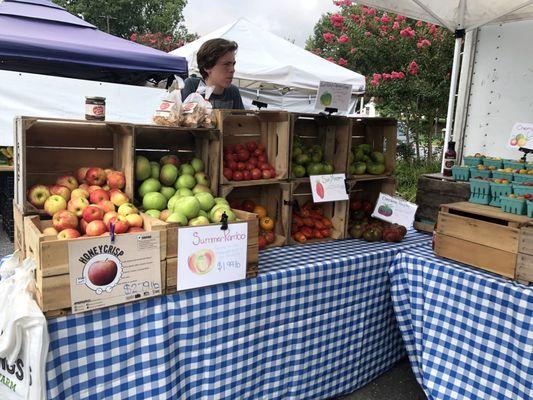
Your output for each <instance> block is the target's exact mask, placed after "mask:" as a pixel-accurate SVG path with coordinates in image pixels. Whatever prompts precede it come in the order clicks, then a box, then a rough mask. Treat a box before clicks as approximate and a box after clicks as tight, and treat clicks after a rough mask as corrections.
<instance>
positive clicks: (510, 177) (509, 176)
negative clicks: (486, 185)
mask: <svg viewBox="0 0 533 400" xmlns="http://www.w3.org/2000/svg"><path fill="white" fill-rule="evenodd" d="M492 177H493V178H495V179H507V180H509V181H512V180H513V173H512V172H503V171H492Z"/></svg>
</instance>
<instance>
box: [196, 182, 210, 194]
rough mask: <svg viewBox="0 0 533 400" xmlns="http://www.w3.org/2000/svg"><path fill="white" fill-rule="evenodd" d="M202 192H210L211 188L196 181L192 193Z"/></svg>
mask: <svg viewBox="0 0 533 400" xmlns="http://www.w3.org/2000/svg"><path fill="white" fill-rule="evenodd" d="M202 192H205V193H211V189H209V188H208V187H207V186H205V185H202V184H200V183H198V184H197V185H196V186H195V187H193V188H192V193H193V194H197V193H202Z"/></svg>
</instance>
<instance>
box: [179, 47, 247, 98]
mask: <svg viewBox="0 0 533 400" xmlns="http://www.w3.org/2000/svg"><path fill="white" fill-rule="evenodd" d="M237 47H238V46H237V43H235V42H232V41H229V40H226V39H222V38H219V39H211V40H208V41H207V42H205V43H204V44H202V46H201V47H200V49H199V50H198V53H197V54H196V59H197V63H198V69H199V70H200V74H201V75H202V79H200V78H196V77H190V78H187V79H186V80H185V87H184V88H183V90H182V91H181V97H182V100H184V101H185V99H186V98H187V96H188V95H190V94H191V93H194V92H196V90H197V89H198V86H200V85H205V86H212V87H214V90H213V93H212V94H211V96H210V97H209V101H210V102H211V104H212V105H213V108H226V109H243V108H244V105H243V104H242V98H241V94H240V93H239V89H237V87H236V86H234V85H232V84H231V82H232V80H233V74H234V73H235V52H236V51H237Z"/></svg>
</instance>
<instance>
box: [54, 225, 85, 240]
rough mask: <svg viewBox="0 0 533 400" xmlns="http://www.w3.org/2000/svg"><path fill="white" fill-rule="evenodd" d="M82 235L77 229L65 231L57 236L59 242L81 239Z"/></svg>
mask: <svg viewBox="0 0 533 400" xmlns="http://www.w3.org/2000/svg"><path fill="white" fill-rule="evenodd" d="M80 236H81V234H80V233H79V232H78V231H77V230H76V229H71V228H69V229H64V230H62V231H61V232H59V233H58V234H57V238H58V239H59V240H67V239H76V238H79V237H80Z"/></svg>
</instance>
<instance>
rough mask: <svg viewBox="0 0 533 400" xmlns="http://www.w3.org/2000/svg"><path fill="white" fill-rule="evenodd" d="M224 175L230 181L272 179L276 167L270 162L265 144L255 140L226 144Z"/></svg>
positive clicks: (274, 175)
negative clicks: (231, 144)
mask: <svg viewBox="0 0 533 400" xmlns="http://www.w3.org/2000/svg"><path fill="white" fill-rule="evenodd" d="M223 166H224V170H223V174H224V177H225V178H226V179H227V180H229V181H249V180H258V179H272V178H275V177H276V169H275V168H274V167H273V166H272V165H271V164H270V163H269V162H268V156H267V155H266V154H265V145H264V144H261V143H259V144H258V143H257V142H255V141H253V140H252V141H249V142H246V143H245V144H236V145H234V146H224V164H223Z"/></svg>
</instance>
